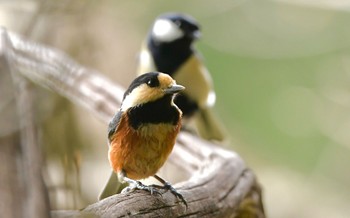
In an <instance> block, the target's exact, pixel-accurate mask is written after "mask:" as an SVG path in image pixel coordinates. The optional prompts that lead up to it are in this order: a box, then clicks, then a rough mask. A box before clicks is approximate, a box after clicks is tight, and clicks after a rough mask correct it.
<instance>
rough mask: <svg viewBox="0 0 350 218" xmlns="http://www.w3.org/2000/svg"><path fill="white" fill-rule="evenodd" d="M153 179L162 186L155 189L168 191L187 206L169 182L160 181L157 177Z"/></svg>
mask: <svg viewBox="0 0 350 218" xmlns="http://www.w3.org/2000/svg"><path fill="white" fill-rule="evenodd" d="M153 177H154V178H155V179H157V180H158V181H159V182H160V183H162V184H163V186H155V187H158V188H163V189H166V190H170V192H171V193H173V195H175V196H176V197H177V198H179V199H180V200H181V201H182V202H183V203H184V204H185V205H186V207H187V206H188V205H187V202H186V200H185V198H184V197H183V196H182V194H180V193H179V192H178V191H177V190H176V189H175V188H174V187H173V186H172V185H171V184H170V183H169V182H167V181H165V180H164V179H162V178H161V177H159V176H157V175H154V176H153Z"/></svg>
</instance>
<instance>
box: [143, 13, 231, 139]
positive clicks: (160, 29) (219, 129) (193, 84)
mask: <svg viewBox="0 0 350 218" xmlns="http://www.w3.org/2000/svg"><path fill="white" fill-rule="evenodd" d="M200 35H201V31H200V25H199V24H198V22H197V21H196V20H195V19H194V18H193V17H191V16H189V15H186V14H182V13H175V12H171V13H165V14H161V15H159V16H158V17H157V18H156V19H155V21H154V23H153V25H152V27H151V28H150V31H149V33H148V35H147V37H146V39H145V40H144V41H143V43H142V45H141V51H140V54H139V63H138V67H137V75H142V74H144V73H147V72H149V71H160V72H163V73H167V74H169V75H170V76H171V77H173V78H174V79H175V80H176V81H177V82H178V83H179V84H182V85H184V86H185V87H186V90H185V91H184V92H182V93H181V94H179V95H178V96H177V97H176V99H175V104H176V105H177V106H178V107H179V108H180V109H181V111H182V112H183V124H184V125H183V126H184V127H186V126H189V125H187V124H191V123H194V126H195V130H196V132H198V134H199V135H200V136H201V137H202V138H204V139H207V140H216V141H223V140H224V139H225V135H226V134H225V130H224V129H223V126H222V125H221V123H220V122H219V121H218V119H217V117H216V116H215V115H214V114H213V112H212V107H213V106H214V104H215V101H216V93H215V91H214V86H213V81H212V78H211V75H210V74H209V71H208V70H207V68H206V67H205V65H204V63H203V61H202V56H201V55H200V54H199V52H198V51H197V50H196V49H195V48H194V45H193V44H194V42H195V41H197V40H198V39H199V38H200ZM192 118H193V119H192ZM191 121H192V122H191ZM185 125H186V126H185Z"/></svg>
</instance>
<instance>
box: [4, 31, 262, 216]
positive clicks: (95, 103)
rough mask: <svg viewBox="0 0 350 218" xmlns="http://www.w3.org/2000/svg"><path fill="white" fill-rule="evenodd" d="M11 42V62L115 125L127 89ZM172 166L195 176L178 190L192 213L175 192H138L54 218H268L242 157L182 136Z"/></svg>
mask: <svg viewBox="0 0 350 218" xmlns="http://www.w3.org/2000/svg"><path fill="white" fill-rule="evenodd" d="M9 38H10V39H11V42H12V44H13V49H12V50H11V53H12V55H11V58H12V61H13V62H14V63H15V66H16V67H17V68H18V72H19V73H21V74H22V75H24V76H25V77H27V78H28V79H30V80H32V81H35V82H36V83H38V84H39V85H42V86H45V87H47V88H49V89H51V90H53V91H56V92H58V93H60V94H61V95H63V96H65V97H67V98H68V99H70V100H71V101H72V102H74V103H77V104H80V105H82V106H84V107H85V108H87V109H89V110H90V111H91V112H92V113H93V114H95V115H96V116H98V117H100V118H102V120H103V121H105V122H106V123H107V122H108V121H109V120H110V118H111V117H112V115H113V114H114V112H115V111H116V110H117V108H118V107H119V104H120V102H121V99H122V93H123V89H122V88H120V87H119V86H117V85H115V84H113V83H112V82H111V81H110V80H108V79H107V78H105V77H104V76H102V75H101V74H99V73H98V72H96V71H93V70H90V69H87V68H84V67H82V66H80V65H79V64H77V63H75V62H74V61H73V60H71V59H70V58H69V57H67V56H66V55H64V54H63V53H61V52H59V51H57V50H55V49H52V48H48V47H45V46H42V45H39V44H36V43H33V42H30V41H28V40H26V39H23V38H21V37H18V36H17V35H15V34H12V33H9ZM171 160H172V161H173V162H174V163H175V164H176V165H177V166H178V167H179V168H181V170H184V171H186V172H188V173H189V174H190V175H191V177H190V178H189V180H187V181H184V182H182V183H179V184H176V185H175V187H176V188H177V189H178V190H179V191H180V192H181V193H182V194H183V195H184V197H185V199H186V200H187V202H188V208H187V209H186V207H185V206H184V205H183V204H182V203H181V202H178V200H177V199H176V198H175V197H174V196H173V195H172V194H171V193H169V192H166V193H163V194H162V196H158V195H150V194H149V193H147V192H143V191H135V192H132V193H127V194H118V195H114V196H112V197H109V198H107V199H104V200H102V201H99V202H96V203H94V204H91V205H89V206H87V207H86V208H84V209H83V210H81V211H55V212H53V213H52V215H53V216H54V217H76V216H78V215H82V216H83V215H84V214H93V215H97V216H101V217H120V216H130V215H135V216H139V217H174V216H179V217H185V216H200V217H264V210H263V205H262V201H261V190H260V187H259V185H258V184H257V181H256V178H255V176H254V174H253V172H252V171H251V170H250V169H248V168H247V166H246V165H245V163H244V161H243V160H242V159H241V158H240V157H239V156H238V155H237V154H236V153H234V152H232V151H228V150H225V149H223V148H220V147H218V146H216V145H215V144H213V143H211V142H208V141H204V140H201V139H199V138H198V137H196V136H193V135H191V134H189V133H185V132H182V133H180V134H179V137H178V141H177V144H176V146H175V148H174V151H173V153H172V155H171Z"/></svg>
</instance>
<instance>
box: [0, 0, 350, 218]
mask: <svg viewBox="0 0 350 218" xmlns="http://www.w3.org/2000/svg"><path fill="white" fill-rule="evenodd" d="M15 2H20V3H21V4H16V5H14V4H11V3H10V1H4V3H1V4H0V25H1V24H2V23H3V24H2V25H5V26H7V28H9V29H10V30H13V31H17V32H23V29H24V26H25V24H26V22H25V21H27V19H26V16H29V15H31V14H35V13H37V14H38V13H39V12H40V13H39V15H40V16H39V17H38V19H37V23H35V24H34V25H32V28H33V34H32V35H31V37H32V38H33V39H35V40H38V41H41V42H44V43H47V44H49V45H51V46H54V47H57V48H59V49H62V50H63V51H65V52H67V53H68V54H70V55H71V56H73V57H74V58H75V59H76V60H78V61H79V62H80V63H82V64H85V65H86V66H88V67H93V68H96V69H98V70H99V71H101V72H103V73H106V74H107V75H108V76H109V77H111V78H113V79H114V80H115V81H118V82H120V83H121V84H123V85H124V86H125V85H127V84H128V83H129V82H130V81H131V80H132V78H133V77H134V73H133V72H134V71H135V69H136V57H137V52H138V49H139V47H140V45H141V41H142V40H143V38H144V37H145V35H146V34H147V32H148V28H149V27H150V25H151V23H152V21H153V20H154V18H155V17H156V16H158V15H159V14H160V13H163V12H167V11H180V12H184V13H188V14H190V15H192V16H194V17H195V18H196V19H197V20H198V21H199V23H200V24H201V25H202V29H203V38H202V39H201V40H200V42H199V43H197V45H196V46H197V48H198V50H200V52H201V54H202V55H203V57H204V60H205V63H206V65H207V67H208V68H209V70H210V72H211V73H212V76H213V78H214V82H215V88H216V91H217V98H218V100H217V106H216V111H217V112H218V114H219V116H220V117H221V119H222V120H223V121H224V123H225V125H226V126H227V127H228V128H229V130H230V135H231V142H232V143H231V145H232V147H231V148H232V149H234V150H236V151H238V152H239V154H240V155H241V156H242V157H243V158H244V159H245V160H246V161H247V162H248V164H249V166H250V167H251V168H253V169H254V170H255V171H256V173H257V174H258V177H259V179H260V181H261V182H262V185H263V187H264V192H265V198H266V199H265V200H266V201H265V204H266V208H267V213H268V214H270V216H271V217H308V218H309V217H346V216H347V214H349V213H350V211H349V207H348V205H347V202H349V201H350V197H349V196H350V189H349V188H348V187H349V184H350V174H349V173H348V170H347V166H348V165H350V158H349V156H350V134H348V132H349V129H350V112H349V111H350V88H349V87H350V85H349V84H350V49H349V48H350V28H348V27H349V25H350V13H349V12H350V11H349V8H350V4H349V3H348V2H347V1H341V0H334V1H331V0H322V1H307V0H298V1H289V0H276V1H259V0H236V1H229V0H223V1H220V2H218V1H199V0H189V1H180V2H179V1H161V0H152V1H147V2H140V1H125V0H123V1H121V0H119V1H111V0H109V1H103V2H102V1H94V0H88V1H82V0H78V1H68V0H60V1H42V2H41V1H37V2H36V1H15ZM38 5H41V6H40V7H39V6H38ZM19 12H20V13H19ZM19 14H21V15H19ZM5 18H6V19H5ZM11 18H12V19H11ZM20 21H21V22H20ZM28 25H29V24H28ZM55 113H56V112H55ZM73 113H74V115H75V118H72V117H71V116H68V115H67V118H65V119H68V120H75V121H77V122H78V124H77V128H78V129H80V130H81V132H80V133H79V134H73V135H77V136H79V137H81V139H80V141H79V140H78V146H77V148H79V149H83V151H82V154H83V155H82V160H81V161H82V166H81V173H82V186H83V187H82V192H84V190H85V192H86V190H89V192H87V193H86V195H87V196H85V197H87V198H88V199H89V200H88V201H90V202H91V201H95V199H96V198H95V196H97V193H98V191H99V190H100V188H101V187H102V186H103V184H104V179H107V177H108V171H109V166H108V162H107V158H106V150H107V147H106V145H105V144H106V140H105V128H106V127H105V126H104V125H103V124H98V122H97V121H96V120H94V118H91V117H90V116H89V115H88V114H87V112H84V111H81V110H80V109H77V108H75V109H73ZM54 128H65V127H58V126H55V127H54ZM59 132H61V133H62V132H64V131H62V129H61V130H59ZM64 135H65V134H64V133H62V137H63V136H64ZM68 135H69V134H68ZM69 137H72V136H71V135H70V136H69ZM69 140H70V139H69ZM85 146H87V147H85ZM85 148H89V149H90V150H89V149H87V150H84V149H85ZM72 156H74V155H72ZM93 177H94V178H95V179H93ZM96 177H98V178H96Z"/></svg>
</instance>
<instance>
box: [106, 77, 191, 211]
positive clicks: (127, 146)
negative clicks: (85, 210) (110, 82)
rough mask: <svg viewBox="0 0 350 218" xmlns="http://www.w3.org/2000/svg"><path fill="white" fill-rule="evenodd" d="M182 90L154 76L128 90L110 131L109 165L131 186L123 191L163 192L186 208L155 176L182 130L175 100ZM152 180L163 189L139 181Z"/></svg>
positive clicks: (120, 178) (134, 82)
mask: <svg viewBox="0 0 350 218" xmlns="http://www.w3.org/2000/svg"><path fill="white" fill-rule="evenodd" d="M183 89H184V87H183V86H181V85H177V84H176V82H175V80H173V79H172V78H171V77H170V76H169V75H167V74H164V73H157V72H153V73H146V74H143V75H141V76H139V77H137V78H136V79H135V80H134V81H133V82H132V83H131V85H130V86H129V88H128V89H127V90H126V92H125V94H124V99H123V102H122V104H121V108H120V110H119V112H118V113H117V114H116V115H115V116H114V117H113V119H112V121H111V122H110V123H109V127H108V142H109V151H108V155H109V156H108V157H109V162H110V165H111V167H112V168H113V171H114V172H115V174H116V175H117V177H118V179H119V181H120V182H122V183H124V182H127V183H128V184H129V185H130V186H129V187H127V188H126V189H124V191H125V190H126V191H128V190H130V189H135V188H136V189H142V190H147V191H150V192H151V193H153V192H154V191H157V190H156V188H155V187H157V188H164V189H167V190H170V191H171V192H172V193H173V194H174V195H175V196H176V197H178V198H180V199H181V200H182V201H183V202H184V203H185V204H186V202H185V200H184V198H183V197H182V195H181V194H180V193H178V192H177V191H176V190H175V189H174V188H173V187H172V186H171V185H170V184H169V183H168V182H166V181H165V180H163V179H162V178H161V177H159V176H157V175H156V173H157V172H158V170H159V168H161V167H162V166H163V164H164V162H165V161H166V160H167V158H168V156H169V154H170V152H171V151H172V149H173V147H174V144H175V140H176V136H177V134H178V133H179V131H180V128H181V117H182V112H181V110H180V109H179V108H178V107H177V106H176V105H175V104H174V97H175V95H176V94H177V93H178V92H180V91H182V90H183ZM115 174H114V175H113V174H112V175H111V178H112V179H113V177H114V178H115V177H116V176H115ZM151 176H153V177H154V178H155V179H157V180H158V181H159V182H161V183H162V184H163V185H164V186H156V185H151V186H147V185H144V184H142V183H141V182H139V181H138V180H140V179H145V178H148V177H151ZM115 184H116V185H118V184H117V183H115ZM109 186H110V185H109ZM111 194H113V193H111V192H109V193H105V194H104V196H102V197H100V198H104V197H107V196H109V195H111Z"/></svg>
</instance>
